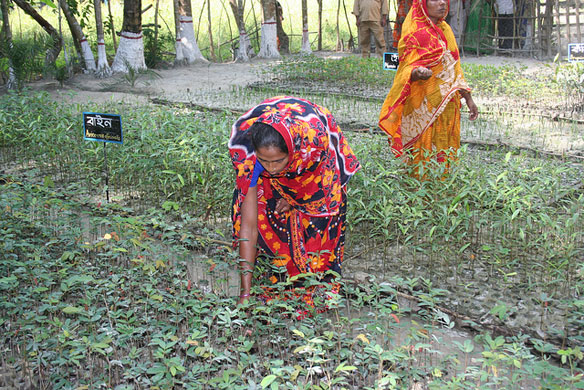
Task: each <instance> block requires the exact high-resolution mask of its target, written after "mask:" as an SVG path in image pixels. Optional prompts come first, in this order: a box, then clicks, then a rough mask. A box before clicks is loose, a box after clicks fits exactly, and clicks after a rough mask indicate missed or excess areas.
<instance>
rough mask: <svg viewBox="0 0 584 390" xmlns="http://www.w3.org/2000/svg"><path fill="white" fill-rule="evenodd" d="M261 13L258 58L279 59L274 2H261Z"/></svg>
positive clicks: (270, 0)
mask: <svg viewBox="0 0 584 390" xmlns="http://www.w3.org/2000/svg"><path fill="white" fill-rule="evenodd" d="M262 11H263V15H264V20H263V22H262V37H261V43H260V52H259V53H258V57H260V58H280V53H279V52H278V40H277V36H278V34H277V27H276V1H275V0H262Z"/></svg>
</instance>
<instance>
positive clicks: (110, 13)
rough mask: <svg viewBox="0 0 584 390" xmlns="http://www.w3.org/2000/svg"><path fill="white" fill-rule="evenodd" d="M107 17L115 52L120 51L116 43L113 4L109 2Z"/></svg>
mask: <svg viewBox="0 0 584 390" xmlns="http://www.w3.org/2000/svg"><path fill="white" fill-rule="evenodd" d="M107 17H108V21H109V27H110V33H111V35H112V42H113V43H114V50H115V51H118V43H117V41H116V28H115V26H114V17H113V15H112V2H111V1H110V0H108V2H107Z"/></svg>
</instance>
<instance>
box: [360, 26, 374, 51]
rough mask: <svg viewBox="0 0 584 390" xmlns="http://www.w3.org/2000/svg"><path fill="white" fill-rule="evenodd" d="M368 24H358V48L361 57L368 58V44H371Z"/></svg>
mask: <svg viewBox="0 0 584 390" xmlns="http://www.w3.org/2000/svg"><path fill="white" fill-rule="evenodd" d="M368 23H369V22H361V23H359V47H360V48H361V56H362V57H363V58H369V52H370V49H369V44H370V42H371V33H370V29H369V25H368Z"/></svg>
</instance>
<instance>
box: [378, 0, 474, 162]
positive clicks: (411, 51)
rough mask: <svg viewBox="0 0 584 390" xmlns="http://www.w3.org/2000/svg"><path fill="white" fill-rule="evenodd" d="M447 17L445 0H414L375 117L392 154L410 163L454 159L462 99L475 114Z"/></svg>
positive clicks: (457, 143)
mask: <svg viewBox="0 0 584 390" xmlns="http://www.w3.org/2000/svg"><path fill="white" fill-rule="evenodd" d="M447 13H448V0H414V3H413V5H412V9H411V10H410V13H409V14H408V16H407V17H406V20H405V22H404V25H403V31H402V33H403V35H402V38H401V40H400V42H399V47H398V53H399V66H398V69H397V72H396V75H395V78H394V80H393V85H392V87H391V90H390V91H389V94H388V95H387V97H386V99H385V102H384V103H383V107H382V108H381V112H380V114H379V127H380V128H381V129H382V130H383V131H385V132H386V133H387V134H388V135H389V143H390V146H391V150H392V152H393V153H394V154H395V155H396V156H400V157H401V156H403V157H404V158H407V162H408V163H410V164H417V163H418V162H420V161H427V160H428V158H429V154H430V153H433V154H434V158H436V160H437V161H438V162H444V163H446V164H448V163H449V160H450V159H452V158H454V157H455V152H456V150H457V149H458V148H459V147H460V107H461V103H460V98H461V97H463V98H464V99H465V100H466V104H467V106H468V109H469V111H470V119H471V120H474V119H476V118H477V116H478V113H479V112H478V109H477V106H476V105H475V103H474V101H473V99H472V96H471V94H470V88H469V87H468V85H467V84H466V82H465V81H464V77H463V74H462V67H461V65H460V57H459V53H458V46H457V45H456V40H455V38H454V34H453V33H452V29H451V28H450V26H449V25H448V24H447V23H446V22H445V21H444V18H445V17H446V15H447ZM410 153H411V155H410ZM416 173H417V172H416Z"/></svg>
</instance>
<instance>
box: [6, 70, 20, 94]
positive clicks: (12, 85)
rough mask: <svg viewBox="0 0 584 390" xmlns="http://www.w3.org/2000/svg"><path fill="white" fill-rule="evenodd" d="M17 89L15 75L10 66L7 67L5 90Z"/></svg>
mask: <svg viewBox="0 0 584 390" xmlns="http://www.w3.org/2000/svg"><path fill="white" fill-rule="evenodd" d="M17 87H18V80H17V79H16V73H15V72H14V68H13V67H12V66H9V67H8V80H6V88H7V89H16V88H17Z"/></svg>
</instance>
